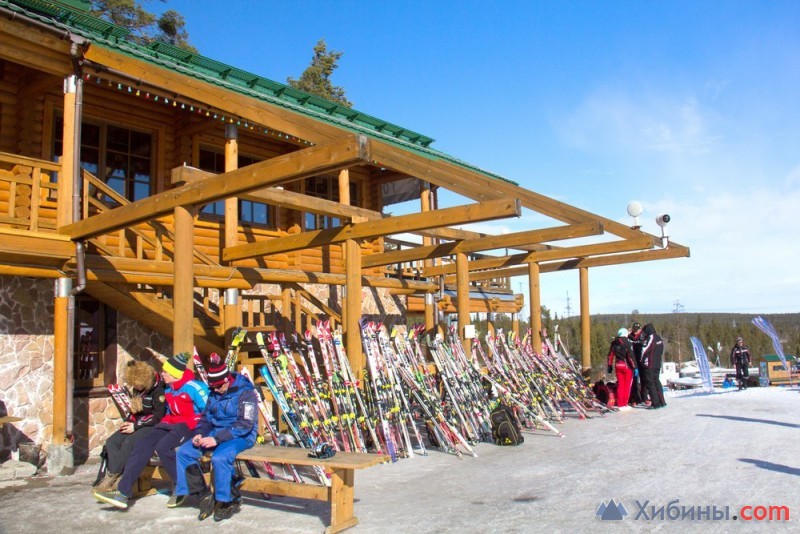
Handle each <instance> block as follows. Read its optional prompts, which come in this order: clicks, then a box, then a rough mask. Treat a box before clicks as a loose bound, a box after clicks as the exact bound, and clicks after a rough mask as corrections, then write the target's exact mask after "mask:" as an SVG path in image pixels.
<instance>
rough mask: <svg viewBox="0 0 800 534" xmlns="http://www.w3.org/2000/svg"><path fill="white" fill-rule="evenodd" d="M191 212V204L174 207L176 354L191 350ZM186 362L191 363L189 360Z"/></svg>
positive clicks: (192, 232)
mask: <svg viewBox="0 0 800 534" xmlns="http://www.w3.org/2000/svg"><path fill="white" fill-rule="evenodd" d="M194 212H195V210H194V208H187V207H184V206H178V207H176V208H175V261H174V269H175V272H174V274H173V276H174V279H175V285H174V287H173V296H172V299H173V300H172V306H173V321H174V322H173V325H172V351H173V352H174V353H175V354H177V353H179V352H188V353H189V354H192V351H193V350H194V329H193V324H192V323H193V317H194V276H193V273H192V265H193V263H194V255H193V251H192V249H193V244H194V243H193V240H194ZM189 365H190V366H191V365H192V361H191V360H189Z"/></svg>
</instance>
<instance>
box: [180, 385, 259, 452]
mask: <svg viewBox="0 0 800 534" xmlns="http://www.w3.org/2000/svg"><path fill="white" fill-rule="evenodd" d="M195 433H196V434H200V435H202V436H209V437H213V438H214V439H216V440H217V443H222V442H224V441H228V440H231V439H234V438H243V439H245V440H247V443H248V446H249V447H252V446H253V445H254V444H255V442H256V436H257V434H258V394H257V393H256V390H255V387H254V386H253V383H252V382H250V381H249V380H248V379H247V378H245V377H244V376H242V375H240V374H239V373H231V384H230V385H229V386H228V389H227V390H225V392H224V393H222V394H220V393H217V392H216V391H214V390H212V391H211V394H210V395H209V397H208V404H207V405H206V409H205V411H204V412H203V415H202V417H201V418H200V422H199V423H198V424H197V428H196V429H195Z"/></svg>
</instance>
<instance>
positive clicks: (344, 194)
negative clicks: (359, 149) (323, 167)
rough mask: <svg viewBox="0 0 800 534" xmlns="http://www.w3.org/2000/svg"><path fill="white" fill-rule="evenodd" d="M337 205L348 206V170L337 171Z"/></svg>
mask: <svg viewBox="0 0 800 534" xmlns="http://www.w3.org/2000/svg"><path fill="white" fill-rule="evenodd" d="M339 204H344V205H346V206H349V205H350V169H342V170H341V171H339Z"/></svg>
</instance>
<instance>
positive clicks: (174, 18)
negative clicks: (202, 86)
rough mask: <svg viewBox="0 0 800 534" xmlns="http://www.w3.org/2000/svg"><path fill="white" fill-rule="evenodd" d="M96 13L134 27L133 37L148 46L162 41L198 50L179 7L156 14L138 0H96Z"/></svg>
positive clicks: (128, 26) (131, 36)
mask: <svg viewBox="0 0 800 534" xmlns="http://www.w3.org/2000/svg"><path fill="white" fill-rule="evenodd" d="M91 13H92V15H94V16H96V17H99V18H101V19H104V20H107V21H108V22H111V23H112V24H116V25H117V26H120V27H122V28H126V29H128V30H130V32H131V35H130V38H131V39H132V40H133V41H134V42H137V43H139V44H143V45H147V44H150V43H152V42H153V41H161V42H164V43H169V44H171V45H174V46H177V47H179V48H183V49H184V50H188V51H190V52H197V49H196V48H194V47H193V46H192V45H191V44H189V34H188V32H187V31H186V28H185V26H186V21H185V19H184V18H183V15H181V14H180V13H178V12H177V11H175V10H172V9H170V10H169V11H165V12H164V13H163V14H162V15H161V16H160V17H158V18H157V17H156V16H155V15H154V14H153V13H150V12H149V11H147V10H146V9H144V8H143V7H142V5H141V3H140V2H139V1H138V0H92V8H91Z"/></svg>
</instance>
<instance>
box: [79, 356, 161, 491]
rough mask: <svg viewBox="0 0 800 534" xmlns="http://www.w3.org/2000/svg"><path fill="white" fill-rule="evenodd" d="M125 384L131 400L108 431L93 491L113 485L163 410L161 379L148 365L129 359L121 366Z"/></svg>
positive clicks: (111, 487)
mask: <svg viewBox="0 0 800 534" xmlns="http://www.w3.org/2000/svg"><path fill="white" fill-rule="evenodd" d="M125 385H126V390H127V393H128V395H129V397H130V401H131V416H130V418H129V419H128V420H127V421H125V422H124V423H122V426H120V428H119V430H117V431H116V432H114V433H113V434H111V436H109V438H108V439H107V440H106V444H105V446H104V447H103V448H104V452H105V454H106V461H107V464H106V472H105V476H104V477H103V479H102V480H100V482H99V483H98V484H97V485H96V486H95V487H94V488H93V489H94V491H110V490H112V489H114V488H115V486H116V484H117V482H118V481H119V477H120V476H121V475H122V470H123V468H124V467H125V462H127V461H128V456H130V453H131V451H132V450H133V446H134V445H135V444H136V443H137V442H138V441H139V440H141V439H142V438H144V437H145V436H147V435H148V434H150V432H151V431H152V430H153V427H154V426H155V425H156V424H157V423H158V422H159V421H161V418H162V417H164V414H165V413H166V411H167V407H166V404H165V403H164V381H163V380H161V376H160V375H159V374H158V372H157V371H156V370H155V369H154V368H153V366H152V365H150V364H149V363H146V362H141V361H131V362H129V363H128V366H127V367H126V368H125Z"/></svg>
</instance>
